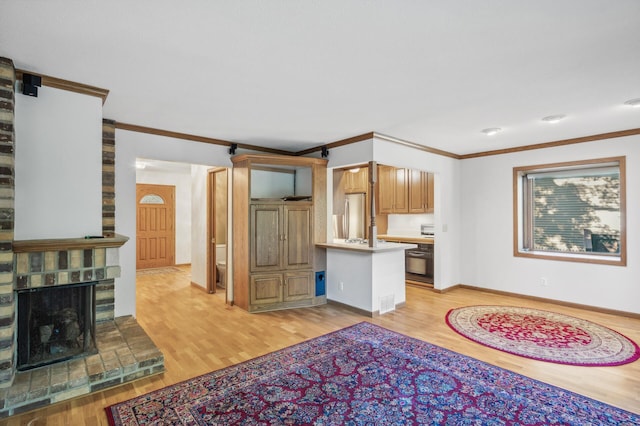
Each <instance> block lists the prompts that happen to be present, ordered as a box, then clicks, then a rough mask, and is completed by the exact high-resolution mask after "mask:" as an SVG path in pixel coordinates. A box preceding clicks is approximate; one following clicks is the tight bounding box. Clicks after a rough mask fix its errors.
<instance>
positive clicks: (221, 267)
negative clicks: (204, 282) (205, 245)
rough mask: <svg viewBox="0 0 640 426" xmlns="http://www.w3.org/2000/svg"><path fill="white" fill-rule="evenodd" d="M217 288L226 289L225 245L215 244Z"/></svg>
mask: <svg viewBox="0 0 640 426" xmlns="http://www.w3.org/2000/svg"><path fill="white" fill-rule="evenodd" d="M216 268H217V276H218V283H217V284H218V286H220V287H222V288H227V245H226V244H216Z"/></svg>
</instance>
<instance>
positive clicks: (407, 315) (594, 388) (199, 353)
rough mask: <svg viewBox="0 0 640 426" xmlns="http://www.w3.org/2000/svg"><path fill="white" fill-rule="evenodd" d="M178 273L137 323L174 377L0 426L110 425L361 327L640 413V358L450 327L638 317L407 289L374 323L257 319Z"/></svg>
mask: <svg viewBox="0 0 640 426" xmlns="http://www.w3.org/2000/svg"><path fill="white" fill-rule="evenodd" d="M179 269H180V272H174V273H166V274H145V275H139V276H138V278H137V284H136V285H137V291H136V294H137V319H138V322H139V323H140V325H141V326H142V327H143V328H144V329H145V330H146V331H147V333H148V334H149V336H150V337H151V338H152V339H153V341H154V342H155V343H156V345H157V346H158V347H159V348H160V349H161V350H162V351H163V353H164V355H165V366H166V372H165V373H163V374H160V375H156V376H153V377H149V378H144V379H141V380H138V381H136V382H133V383H129V384H125V385H122V386H119V387H117V388H114V389H108V390H105V391H102V392H97V393H95V394H92V395H88V396H85V397H81V398H77V399H74V400H71V401H66V402H62V403H59V404H56V405H53V406H50V407H47V408H43V409H40V410H37V411H33V412H30V413H26V414H22V415H19V416H14V417H11V418H8V419H4V420H2V421H0V424H6V425H7V426H17V425H27V424H29V425H32V426H38V425H70V424H89V425H100V426H102V425H107V418H106V415H105V412H104V407H105V406H108V405H111V404H115V403H117V402H120V401H123V400H126V399H129V398H133V397H135V396H137V395H141V394H144V393H146V392H150V391H153V390H156V389H159V388H162V387H164V386H168V385H171V384H174V383H177V382H179V381H183V380H187V379H189V378H191V377H194V376H197V375H201V374H205V373H208V372H210V371H213V370H217V369H220V368H224V367H227V366H229V365H232V364H235V363H238V362H242V361H246V360H248V359H251V358H254V357H256V356H260V355H264V354H266V353H269V352H272V351H276V350H278V349H281V348H284V347H287V346H290V345H293V344H295V343H299V342H301V341H304V340H307V339H311V338H313V337H317V336H320V335H322V334H325V333H328V332H331V331H335V330H339V329H340V328H343V327H346V326H349V325H352V324H355V323H358V322H361V321H370V322H372V323H374V324H378V325H381V326H383V327H386V328H389V329H391V330H395V331H397V332H400V333H403V334H406V335H408V336H412V337H415V338H418V339H421V340H425V341H427V342H430V343H433V344H436V345H439V346H442V347H445V348H448V349H451V350H453V351H456V352H459V353H462V354H464V355H468V356H471V357H474V358H477V359H480V360H482V361H485V362H488V363H490V364H493V365H497V366H499V367H502V368H506V369H508V370H511V371H515V372H517V373H519V374H523V375H525V376H528V377H532V378H534V379H537V380H540V381H543V382H546V383H550V384H553V385H555V386H559V387H562V388H565V389H568V390H571V391H574V392H577V393H580V394H583V395H586V396H589V397H591V398H594V399H597V400H600V401H604V402H607V403H609V404H612V405H614V406H617V407H620V408H623V409H626V410H629V411H632V412H635V413H640V361H636V362H633V363H631V364H626V365H622V366H616V367H579V366H567V365H559V364H552V363H547V362H541V361H534V360H530V359H526V358H522V357H519V356H515V355H510V354H507V353H504V352H500V351H497V350H494V349H490V348H487V347H485V346H482V345H479V344H477V343H474V342H472V341H470V340H468V339H465V338H463V337H461V336H460V335H458V334H457V333H455V332H454V331H452V330H451V329H450V328H449V327H448V326H447V325H446V323H445V321H444V317H445V315H446V313H447V312H448V310H449V309H451V308H456V307H461V306H468V305H476V304H485V305H486V304H496V305H511V306H524V307H531V308H537V309H545V310H550V311H555V312H560V313H564V314H567V315H572V316H575V317H579V318H584V319H587V320H590V321H593V322H596V323H598V324H601V325H603V326H606V327H609V328H612V329H614V330H617V331H618V332H620V333H622V334H624V335H626V336H627V337H629V338H631V339H633V340H634V341H636V342H640V319H638V318H630V317H624V316H619V315H613V314H608V313H603V312H597V311H591V310H587V309H579V308H575V307H566V306H562V305H557V304H554V303H548V302H540V301H535V300H530V299H526V298H518V297H513V296H506V295H497V294H493V293H489V292H482V291H477V290H471V289H464V288H459V289H455V290H452V291H450V292H447V293H443V294H439V293H436V292H433V291H430V290H428V289H422V288H416V287H412V286H408V287H407V303H406V305H405V306H404V307H403V308H401V309H398V310H396V311H394V312H391V313H388V314H385V315H382V316H380V317H377V318H373V319H372V318H366V317H363V316H360V315H358V314H356V313H354V312H352V311H350V310H348V309H346V308H344V307H341V306H336V305H332V304H328V305H325V306H319V307H314V308H303V309H294V310H286V311H277V312H265V313H260V314H248V313H247V312H245V311H243V310H241V309H239V308H237V307H231V306H228V305H225V303H224V293H223V292H218V293H216V294H207V293H206V292H203V291H201V290H199V289H197V288H194V287H193V286H192V285H191V275H190V270H189V268H188V266H186V267H185V266H182V267H179Z"/></svg>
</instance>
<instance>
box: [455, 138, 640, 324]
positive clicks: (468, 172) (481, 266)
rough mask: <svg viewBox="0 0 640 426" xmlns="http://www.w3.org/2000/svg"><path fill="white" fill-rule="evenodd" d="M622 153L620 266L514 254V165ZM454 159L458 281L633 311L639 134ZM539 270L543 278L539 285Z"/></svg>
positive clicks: (636, 299)
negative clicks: (457, 168) (458, 177)
mask: <svg viewBox="0 0 640 426" xmlns="http://www.w3.org/2000/svg"><path fill="white" fill-rule="evenodd" d="M622 155H625V156H626V158H627V161H626V164H627V168H626V172H627V173H626V182H627V191H626V195H627V266H626V267H621V266H609V265H595V264H587V263H576V262H563V261H554V260H542V259H529V258H521V257H514V256H513V200H512V198H513V196H512V194H513V180H512V173H513V167H515V166H526V165H536V164H547V163H553V162H564V161H576V160H583V159H591V158H604V157H613V156H622ZM461 163H462V164H461V165H462V185H461V195H462V205H461V210H462V232H461V235H462V253H461V254H462V259H463V260H464V262H462V263H461V265H460V266H461V270H462V277H461V282H462V283H464V284H469V285H473V286H477V287H483V288H490V289H494V290H503V291H508V292H513V293H518V294H524V295H531V296H537V297H544V298H550V299H555V300H561V301H566V302H572V303H579V304H585V305H591V306H598V307H602V308H609V309H617V310H622V311H627V312H635V313H640V282H639V281H638V277H640V257H639V256H638V253H640V239H638V238H636V236H638V235H639V234H640V216H639V215H638V212H639V211H640V168H638V167H637V165H638V164H640V136H629V137H625V138H617V139H611V140H603V141H597V142H589V143H582V144H577V145H568V146H563V147H556V148H549V149H543V150H533V151H525V152H518V153H513V154H506V155H497V156H490V157H481V158H475V159H468V160H463V161H462V162H461ZM542 277H545V278H546V279H547V282H548V286H542V285H541V278H542Z"/></svg>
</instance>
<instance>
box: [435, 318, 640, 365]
mask: <svg viewBox="0 0 640 426" xmlns="http://www.w3.org/2000/svg"><path fill="white" fill-rule="evenodd" d="M446 320H447V324H448V325H449V327H451V328H452V329H453V330H454V331H456V332H457V333H459V334H461V335H462V336H464V337H466V338H468V339H471V340H473V341H474V342H477V343H480V344H482V345H485V346H489V347H491V348H494V349H498V350H501V351H504V352H508V353H511V354H514V355H519V356H523V357H526V358H532V359H537V360H540V361H548V362H555V363H559V364H568V365H581V366H613V365H621V364H627V363H630V362H633V361H635V360H637V359H638V358H640V348H639V347H638V345H637V344H636V343H635V342H633V341H632V340H630V339H629V338H627V337H625V336H623V335H622V334H620V333H618V332H616V331H614V330H611V329H609V328H607V327H603V326H601V325H598V324H595V323H593V322H590V321H587V320H583V319H580V318H575V317H571V316H568V315H563V314H558V313H555V312H549V311H542V310H539V309H530V308H519V307H513V306H468V307H463V308H456V309H451V310H450V311H449V312H448V313H447V316H446Z"/></svg>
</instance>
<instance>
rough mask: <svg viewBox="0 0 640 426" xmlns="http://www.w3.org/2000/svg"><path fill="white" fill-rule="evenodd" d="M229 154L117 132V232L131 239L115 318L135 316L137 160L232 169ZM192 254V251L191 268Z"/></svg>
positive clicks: (123, 254)
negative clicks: (146, 159) (147, 159)
mask: <svg viewBox="0 0 640 426" xmlns="http://www.w3.org/2000/svg"><path fill="white" fill-rule="evenodd" d="M227 150H228V148H227V147H225V146H219V145H212V144H204V143H199V142H191V141H185V140H180V139H174V138H168V137H164V136H155V135H148V134H144V133H137V132H130V131H126V130H120V129H116V232H118V233H119V234H122V235H126V236H128V237H130V239H129V241H128V242H127V243H126V244H125V245H124V246H122V248H121V249H120V266H121V269H122V273H121V277H120V278H118V279H117V280H116V290H115V315H116V316H122V315H135V313H136V242H135V235H136V168H135V163H136V158H149V159H156V160H165V161H176V162H181V163H192V164H202V165H207V166H221V167H231V165H232V164H231V161H230V159H229V158H230V157H229V153H228V152H227ZM192 202H193V199H192ZM229 204H230V205H231V200H229ZM230 219H231V220H232V218H231V217H230ZM231 220H230V222H231ZM193 253H194V250H193V247H192V264H193ZM192 272H193V271H192Z"/></svg>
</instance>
